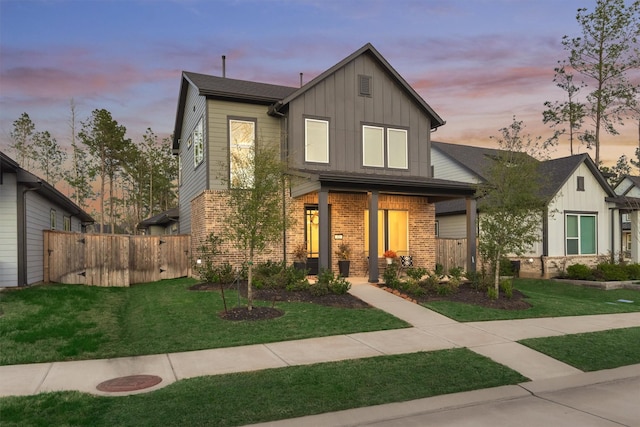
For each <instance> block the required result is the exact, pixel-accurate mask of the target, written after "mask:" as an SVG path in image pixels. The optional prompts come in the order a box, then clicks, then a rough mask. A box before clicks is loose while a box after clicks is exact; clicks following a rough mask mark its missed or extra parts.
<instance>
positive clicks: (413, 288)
mask: <svg viewBox="0 0 640 427" xmlns="http://www.w3.org/2000/svg"><path fill="white" fill-rule="evenodd" d="M421 277H422V276H421ZM401 288H402V289H401V290H402V292H404V293H406V294H409V295H412V296H422V295H424V294H425V293H426V291H425V289H424V288H423V287H422V286H421V285H420V281H419V280H416V279H414V278H411V277H410V278H408V279H407V280H406V281H404V282H403V283H402V285H401Z"/></svg>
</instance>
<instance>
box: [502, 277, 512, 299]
mask: <svg viewBox="0 0 640 427" xmlns="http://www.w3.org/2000/svg"><path fill="white" fill-rule="evenodd" d="M500 292H502V294H503V295H504V296H505V297H507V298H508V299H511V298H512V297H513V282H512V281H511V279H503V280H501V281H500Z"/></svg>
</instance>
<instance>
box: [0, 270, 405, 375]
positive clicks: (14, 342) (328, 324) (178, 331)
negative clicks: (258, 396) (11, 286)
mask: <svg viewBox="0 0 640 427" xmlns="http://www.w3.org/2000/svg"><path fill="white" fill-rule="evenodd" d="M194 283H196V281H195V280H192V279H174V280H165V281H161V282H154V283H147V284H141V285H135V286H132V287H130V288H100V287H89V286H81V285H47V286H36V287H31V288H26V289H21V290H11V291H4V292H1V293H0V313H3V315H2V317H0V348H1V349H2V351H0V364H2V365H11V364H20V363H34V362H49V361H62V360H79V359H102V358H112V357H120V356H133V355H144V354H158V353H168V352H180V351H189V350H200V349H207V348H218V347H231V346H239V345H248V344H257V343H267V342H276V341H285V340H296V339H302V338H309V337H320V336H329V335H339V334H350V333H355V332H365V331H375V330H383V329H396V328H404V327H408V326H409V325H408V324H407V323H405V322H403V321H401V320H399V319H397V318H395V317H393V316H391V315H389V314H387V313H385V312H383V311H381V310H378V309H375V308H366V309H348V308H335V307H326V306H322V305H318V304H310V303H294V302H292V303H286V302H277V303H276V304H275V306H276V307H277V308H280V309H281V310H283V311H284V312H285V314H284V316H281V317H279V318H276V319H271V320H261V321H255V322H248V321H241V322H232V321H227V320H222V319H220V318H219V317H218V313H219V312H221V311H222V310H223V302H222V298H221V296H220V293H219V292H205V291H190V290H188V287H189V286H191V285H193V284H194ZM225 294H226V296H227V304H228V305H229V306H230V308H231V307H233V306H234V305H235V304H236V303H237V301H238V299H237V293H236V292H235V291H227V292H225ZM256 304H257V305H268V306H271V305H272V303H271V302H256Z"/></svg>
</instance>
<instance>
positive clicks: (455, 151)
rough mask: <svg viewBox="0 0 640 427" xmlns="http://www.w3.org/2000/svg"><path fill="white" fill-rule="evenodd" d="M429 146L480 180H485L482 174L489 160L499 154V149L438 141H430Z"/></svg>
mask: <svg viewBox="0 0 640 427" xmlns="http://www.w3.org/2000/svg"><path fill="white" fill-rule="evenodd" d="M431 148H435V149H437V150H438V151H440V152H441V153H442V154H444V155H445V156H447V157H449V158H450V159H452V160H453V161H455V162H456V163H458V164H459V165H460V166H462V167H463V168H464V169H466V170H467V171H469V172H471V173H472V174H474V175H476V176H477V177H478V178H480V179H481V180H482V181H486V180H487V179H486V178H485V176H484V175H485V171H486V169H487V167H488V166H489V160H492V159H495V158H496V157H498V155H499V154H500V150H498V149H495V148H485V147H474V146H471V145H462V144H451V143H448V142H438V141H431Z"/></svg>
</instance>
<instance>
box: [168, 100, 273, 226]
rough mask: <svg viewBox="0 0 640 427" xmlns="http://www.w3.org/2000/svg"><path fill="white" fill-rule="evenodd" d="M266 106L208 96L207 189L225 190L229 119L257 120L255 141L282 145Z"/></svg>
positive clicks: (227, 168) (227, 174) (227, 169)
mask: <svg viewBox="0 0 640 427" xmlns="http://www.w3.org/2000/svg"><path fill="white" fill-rule="evenodd" d="M267 111H268V107H267V106H266V105H259V104H249V103H244V102H230V101H220V100H215V99H209V100H208V102H207V122H208V124H209V126H208V127H207V129H208V131H209V132H208V134H207V138H206V139H205V141H208V148H209V150H208V151H205V156H207V158H208V163H209V189H210V190H226V189H227V182H228V181H227V180H228V177H229V167H228V164H229V120H230V119H237V120H247V121H255V122H256V144H258V145H259V144H276V146H277V147H278V148H279V147H280V144H281V137H280V135H281V132H280V128H281V122H280V119H279V118H277V117H272V116H269V115H268V114H267ZM180 220H181V221H182V217H181V218H180Z"/></svg>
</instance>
